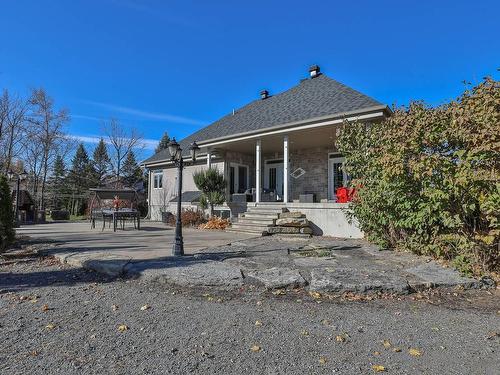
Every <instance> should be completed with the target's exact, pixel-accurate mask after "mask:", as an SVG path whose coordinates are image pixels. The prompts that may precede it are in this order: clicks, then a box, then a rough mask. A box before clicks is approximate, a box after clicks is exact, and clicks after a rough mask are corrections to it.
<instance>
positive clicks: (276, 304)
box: [0, 258, 500, 374]
mask: <svg viewBox="0 0 500 375" xmlns="http://www.w3.org/2000/svg"><path fill="white" fill-rule="evenodd" d="M245 288H246V289H244V290H240V291H238V292H234V293H232V294H230V295H229V294H224V293H223V292H220V293H211V294H204V292H203V291H192V290H179V289H172V288H169V287H166V286H160V285H158V286H156V287H154V286H152V285H151V284H142V283H141V282H140V281H138V280H115V281H112V280H108V279H105V278H102V277H101V276H98V275H97V274H96V273H92V272H88V271H84V270H81V269H75V268H71V267H69V266H62V265H60V264H59V263H57V262H55V261H54V260H52V259H50V258H28V259H21V260H20V261H19V262H17V263H10V264H5V263H4V264H1V265H0V290H1V294H0V337H1V344H0V373H2V374H34V373H43V374H186V373H196V374H331V373H335V374H369V373H375V370H376V369H379V370H382V367H375V368H374V367H373V366H383V368H384V369H385V373H389V374H439V373H441V374H498V373H499V371H500V338H499V336H498V333H499V332H500V315H499V314H500V311H498V310H500V306H499V303H498V300H499V298H498V297H499V294H498V291H467V292H458V293H456V296H455V295H454V294H453V292H441V294H436V295H434V296H430V297H429V296H424V295H414V296H408V297H404V298H400V299H399V300H394V299H379V300H372V301H347V300H333V301H324V300H315V299H313V298H311V297H310V296H309V295H307V293H305V292H304V291H302V290H297V291H293V292H288V293H287V294H285V295H273V294H272V293H270V292H266V293H265V294H259V293H257V292H256V291H253V290H252V289H251V287H245ZM351 299H356V297H355V296H354V297H353V298H351ZM141 307H142V309H141ZM120 329H121V331H120ZM384 340H386V341H385V345H384ZM252 349H253V350H252ZM411 349H414V350H411ZM410 350H411V353H410Z"/></svg>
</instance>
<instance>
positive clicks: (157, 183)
mask: <svg viewBox="0 0 500 375" xmlns="http://www.w3.org/2000/svg"><path fill="white" fill-rule="evenodd" d="M153 187H154V188H155V189H162V188H163V171H154V173H153Z"/></svg>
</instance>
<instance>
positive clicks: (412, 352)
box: [408, 348, 422, 357]
mask: <svg viewBox="0 0 500 375" xmlns="http://www.w3.org/2000/svg"><path fill="white" fill-rule="evenodd" d="M408 353H410V355H412V356H414V357H420V356H421V355H422V352H421V351H420V350H418V349H414V348H410V350H408Z"/></svg>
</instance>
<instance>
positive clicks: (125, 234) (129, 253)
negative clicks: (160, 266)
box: [18, 221, 254, 260]
mask: <svg viewBox="0 0 500 375" xmlns="http://www.w3.org/2000/svg"><path fill="white" fill-rule="evenodd" d="M183 234H184V251H185V253H186V254H194V253H196V252H198V251H200V250H201V249H204V248H206V247H212V246H221V245H226V244H228V243H231V242H233V241H238V240H243V239H248V238H250V237H254V235H251V234H250V235H249V234H245V233H226V232H224V231H214V230H211V231H208V230H199V229H191V228H183ZM18 235H21V236H23V235H25V236H29V237H31V238H32V239H34V240H42V241H45V240H50V241H56V242H57V249H55V250H54V252H55V253H58V254H64V253H74V252H78V253H79V254H81V255H83V254H93V256H94V257H96V256H99V255H104V256H107V257H116V258H127V259H131V260H152V259H156V260H157V259H161V258H164V257H167V256H170V255H171V250H172V245H173V243H174V239H175V228H172V227H169V226H166V225H165V224H162V223H158V222H149V221H144V222H142V223H141V230H134V229H133V228H130V227H126V228H125V230H118V231H116V232H113V230H112V229H109V228H106V229H105V230H104V231H101V229H100V228H96V229H90V224H89V223H88V222H87V221H85V222H52V223H47V224H37V225H26V226H23V227H21V228H20V229H18Z"/></svg>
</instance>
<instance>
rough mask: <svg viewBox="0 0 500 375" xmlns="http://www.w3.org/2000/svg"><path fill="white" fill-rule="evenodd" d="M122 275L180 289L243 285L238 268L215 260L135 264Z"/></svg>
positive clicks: (128, 267)
mask: <svg viewBox="0 0 500 375" xmlns="http://www.w3.org/2000/svg"><path fill="white" fill-rule="evenodd" d="M126 272H127V274H129V275H136V276H138V277H139V278H140V279H143V280H145V281H154V282H159V283H165V284H167V283H168V284H175V285H178V286H183V287H192V286H208V287H210V286H216V287H239V286H241V285H243V275H242V273H241V271H240V268H239V267H235V266H232V265H230V264H226V263H224V262H217V261H202V262H198V261H186V260H184V259H182V260H179V261H176V260H173V261H172V260H166V261H163V262H162V261H159V262H138V263H132V264H130V265H129V266H127V268H126Z"/></svg>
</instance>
